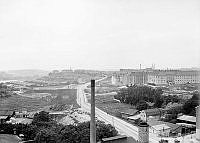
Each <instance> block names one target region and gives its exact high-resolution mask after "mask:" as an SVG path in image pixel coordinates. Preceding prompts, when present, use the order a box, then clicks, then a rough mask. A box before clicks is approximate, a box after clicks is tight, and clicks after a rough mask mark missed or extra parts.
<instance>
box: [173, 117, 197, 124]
mask: <svg viewBox="0 0 200 143" xmlns="http://www.w3.org/2000/svg"><path fill="white" fill-rule="evenodd" d="M177 119H178V120H183V121H188V122H194V123H195V122H196V117H194V116H188V115H183V116H180V117H178V118H177Z"/></svg>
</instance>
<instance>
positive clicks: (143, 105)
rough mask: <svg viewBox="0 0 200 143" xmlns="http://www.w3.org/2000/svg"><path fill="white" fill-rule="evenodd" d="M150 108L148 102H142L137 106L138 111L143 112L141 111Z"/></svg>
mask: <svg viewBox="0 0 200 143" xmlns="http://www.w3.org/2000/svg"><path fill="white" fill-rule="evenodd" d="M147 108H148V104H147V103H146V101H144V100H141V101H140V102H139V103H138V104H137V105H136V109H137V110H139V111H141V110H145V109H147Z"/></svg>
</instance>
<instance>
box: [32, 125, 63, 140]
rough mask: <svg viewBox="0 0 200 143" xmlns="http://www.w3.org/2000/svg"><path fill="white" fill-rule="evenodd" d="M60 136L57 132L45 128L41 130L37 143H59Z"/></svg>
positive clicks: (37, 136)
mask: <svg viewBox="0 0 200 143" xmlns="http://www.w3.org/2000/svg"><path fill="white" fill-rule="evenodd" d="M58 139H59V134H57V133H56V132H54V131H52V130H51V129H49V128H45V129H42V130H40V131H39V132H38V133H37V135H36V137H35V142H36V143H59V142H58Z"/></svg>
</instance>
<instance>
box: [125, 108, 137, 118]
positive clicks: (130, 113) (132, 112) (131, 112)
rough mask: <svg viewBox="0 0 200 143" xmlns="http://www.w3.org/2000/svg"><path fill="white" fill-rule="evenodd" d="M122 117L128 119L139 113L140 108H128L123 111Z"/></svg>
mask: <svg viewBox="0 0 200 143" xmlns="http://www.w3.org/2000/svg"><path fill="white" fill-rule="evenodd" d="M121 114H122V118H124V119H127V118H128V117H130V116H134V115H137V114H139V110H137V109H127V110H124V111H122V112H121Z"/></svg>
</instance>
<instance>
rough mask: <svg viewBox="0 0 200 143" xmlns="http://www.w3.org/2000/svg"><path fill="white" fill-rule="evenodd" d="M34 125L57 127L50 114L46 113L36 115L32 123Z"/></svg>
mask: <svg viewBox="0 0 200 143" xmlns="http://www.w3.org/2000/svg"><path fill="white" fill-rule="evenodd" d="M32 124H33V125H37V126H46V127H48V126H52V125H55V124H56V122H55V121H53V119H52V118H51V117H50V115H49V113H48V112H45V111H41V112H39V113H36V114H35V115H34V117H33V121H32Z"/></svg>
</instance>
